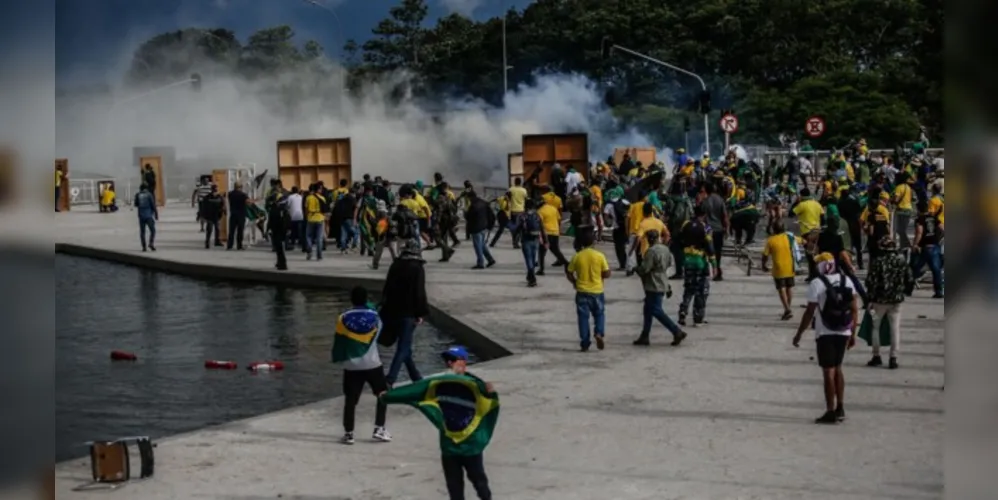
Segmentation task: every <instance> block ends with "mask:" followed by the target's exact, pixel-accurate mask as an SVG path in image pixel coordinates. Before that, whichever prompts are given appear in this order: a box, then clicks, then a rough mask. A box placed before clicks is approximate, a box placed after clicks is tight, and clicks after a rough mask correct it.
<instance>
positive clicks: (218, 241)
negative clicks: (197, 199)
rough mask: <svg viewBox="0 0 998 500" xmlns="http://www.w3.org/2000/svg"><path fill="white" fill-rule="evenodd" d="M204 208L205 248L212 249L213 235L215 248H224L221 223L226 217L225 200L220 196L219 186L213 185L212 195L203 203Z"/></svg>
mask: <svg viewBox="0 0 998 500" xmlns="http://www.w3.org/2000/svg"><path fill="white" fill-rule="evenodd" d="M202 206H203V207H204V208H203V210H202V212H203V213H202V216H203V217H204V220H205V225H204V227H205V230H204V247H205V248H211V235H212V234H214V235H215V246H216V247H220V246H222V231H221V230H220V229H219V222H221V220H222V217H225V199H224V198H222V195H220V194H218V185H216V184H212V185H211V193H209V194H208V196H205V198H204V201H203V202H202Z"/></svg>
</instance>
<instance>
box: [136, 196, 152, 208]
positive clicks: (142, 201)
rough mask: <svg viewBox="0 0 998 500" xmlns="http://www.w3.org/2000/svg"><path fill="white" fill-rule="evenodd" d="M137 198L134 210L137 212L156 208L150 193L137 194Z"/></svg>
mask: <svg viewBox="0 0 998 500" xmlns="http://www.w3.org/2000/svg"><path fill="white" fill-rule="evenodd" d="M138 198H139V199H138V203H137V204H136V205H137V206H136V207H135V208H138V209H139V210H142V209H147V210H152V209H153V208H154V207H155V206H156V202H155V200H154V199H153V197H152V193H149V192H144V193H139V196H138Z"/></svg>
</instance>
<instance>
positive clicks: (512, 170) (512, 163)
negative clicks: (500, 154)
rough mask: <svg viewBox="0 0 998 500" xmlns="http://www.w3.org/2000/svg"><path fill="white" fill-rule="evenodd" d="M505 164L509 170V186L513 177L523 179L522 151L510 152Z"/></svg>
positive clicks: (511, 185) (511, 184)
mask: <svg viewBox="0 0 998 500" xmlns="http://www.w3.org/2000/svg"><path fill="white" fill-rule="evenodd" d="M506 166H507V168H508V170H509V187H513V182H514V181H513V179H516V178H519V179H520V180H523V153H510V154H509V156H508V157H507V159H506Z"/></svg>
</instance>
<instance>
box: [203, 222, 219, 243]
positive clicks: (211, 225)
mask: <svg viewBox="0 0 998 500" xmlns="http://www.w3.org/2000/svg"><path fill="white" fill-rule="evenodd" d="M212 231H214V234H215V246H219V247H220V246H222V232H221V231H220V230H219V229H218V219H209V220H206V221H205V224H204V247H205V248H208V247H209V246H210V245H211V235H212Z"/></svg>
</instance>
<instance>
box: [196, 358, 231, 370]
mask: <svg viewBox="0 0 998 500" xmlns="http://www.w3.org/2000/svg"><path fill="white" fill-rule="evenodd" d="M204 367H205V368H207V369H209V370H235V369H236V368H238V367H239V366H238V365H237V364H236V362H235V361H217V360H213V359H209V360H208V361H205V362H204Z"/></svg>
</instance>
